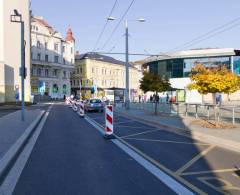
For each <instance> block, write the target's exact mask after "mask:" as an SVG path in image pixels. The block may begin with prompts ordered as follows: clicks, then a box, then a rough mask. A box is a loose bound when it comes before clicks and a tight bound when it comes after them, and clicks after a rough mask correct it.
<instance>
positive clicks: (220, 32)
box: [184, 23, 240, 48]
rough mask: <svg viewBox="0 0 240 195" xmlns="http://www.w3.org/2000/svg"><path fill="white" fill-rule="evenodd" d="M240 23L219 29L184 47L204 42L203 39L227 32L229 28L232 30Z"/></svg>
mask: <svg viewBox="0 0 240 195" xmlns="http://www.w3.org/2000/svg"><path fill="white" fill-rule="evenodd" d="M239 25H240V23H237V24H235V25H232V26H230V27H228V28H225V29H223V30H221V31H218V32H216V33H214V34H211V35H209V36H207V37H205V38H203V39H200V40H198V41H195V42H194V43H192V44H190V45H188V46H185V47H184V48H188V47H190V46H192V45H195V44H197V43H200V42H202V41H205V40H207V39H210V38H212V37H215V36H216V35H218V34H222V33H224V32H226V31H228V30H231V29H233V28H235V27H237V26H239Z"/></svg>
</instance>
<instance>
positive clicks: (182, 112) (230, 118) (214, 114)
mask: <svg viewBox="0 0 240 195" xmlns="http://www.w3.org/2000/svg"><path fill="white" fill-rule="evenodd" d="M130 108H131V109H139V110H145V111H149V112H154V111H155V103H152V102H147V103H146V102H144V103H143V102H142V103H131V104H130ZM157 113H159V114H167V115H170V116H181V117H195V118H201V119H205V120H215V121H216V120H217V121H224V122H231V123H233V124H235V123H240V106H226V105H222V106H218V105H213V104H186V103H157Z"/></svg>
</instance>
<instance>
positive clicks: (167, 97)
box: [166, 93, 169, 103]
mask: <svg viewBox="0 0 240 195" xmlns="http://www.w3.org/2000/svg"><path fill="white" fill-rule="evenodd" d="M168 101H169V95H168V93H167V96H166V102H167V103H168Z"/></svg>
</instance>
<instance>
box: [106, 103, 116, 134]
mask: <svg viewBox="0 0 240 195" xmlns="http://www.w3.org/2000/svg"><path fill="white" fill-rule="evenodd" d="M105 124H106V125H105V135H104V138H106V139H112V138H114V136H113V106H112V105H107V106H106V107H105Z"/></svg>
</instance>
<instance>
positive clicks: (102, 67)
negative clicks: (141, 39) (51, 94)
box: [71, 53, 142, 99]
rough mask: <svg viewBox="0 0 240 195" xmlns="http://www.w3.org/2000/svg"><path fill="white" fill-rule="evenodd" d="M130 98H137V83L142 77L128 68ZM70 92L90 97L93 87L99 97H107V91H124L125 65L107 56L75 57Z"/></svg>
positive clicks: (90, 54)
mask: <svg viewBox="0 0 240 195" xmlns="http://www.w3.org/2000/svg"><path fill="white" fill-rule="evenodd" d="M129 75H130V78H129V81H130V82H129V86H130V96H131V98H132V99H133V98H134V97H137V96H138V91H139V85H140V84H139V81H140V80H141V77H142V72H141V70H139V69H137V68H135V67H134V66H132V65H131V66H130V69H129ZM71 86H72V91H73V93H75V94H76V95H79V92H80V91H79V90H80V87H81V92H82V94H85V95H86V96H87V97H89V96H90V91H91V88H93V86H95V88H97V91H98V93H97V94H96V95H98V96H99V97H104V96H107V93H108V92H109V91H114V90H115V91H116V90H120V91H121V90H122V91H123V90H124V89H125V63H124V62H122V61H119V60H116V59H114V58H112V57H109V56H104V55H100V54H96V53H86V54H82V55H79V54H78V55H76V57H75V69H74V72H73V74H72V76H71Z"/></svg>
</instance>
